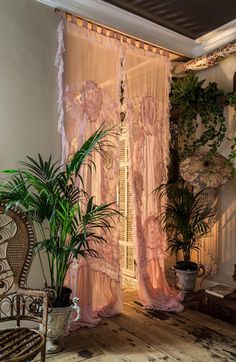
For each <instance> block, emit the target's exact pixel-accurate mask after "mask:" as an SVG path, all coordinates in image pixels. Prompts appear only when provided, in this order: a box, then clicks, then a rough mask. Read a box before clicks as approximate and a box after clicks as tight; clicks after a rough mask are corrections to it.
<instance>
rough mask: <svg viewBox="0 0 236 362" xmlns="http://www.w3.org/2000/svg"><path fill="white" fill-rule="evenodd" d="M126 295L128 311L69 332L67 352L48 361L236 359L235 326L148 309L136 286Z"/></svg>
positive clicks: (193, 314) (201, 316) (186, 313)
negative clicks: (95, 325)
mask: <svg viewBox="0 0 236 362" xmlns="http://www.w3.org/2000/svg"><path fill="white" fill-rule="evenodd" d="M124 299H125V300H124V314H122V315H120V316H117V317H114V318H111V319H103V321H102V322H101V324H100V325H99V326H97V327H95V328H92V329H88V328H83V329H80V330H79V331H77V332H76V333H74V334H72V335H70V336H68V337H66V338H65V340H64V345H65V350H64V352H62V353H61V354H58V355H54V356H52V355H51V356H48V358H47V361H49V362H60V361H61V362H72V361H73V362H76V361H85V360H88V361H89V362H111V361H117V362H121V361H134V362H145V361H148V362H154V361H166V362H172V361H181V362H192V361H195V362H196V361H199V362H206V361H207V362H208V361H209V362H210V361H217V362H220V361H236V328H235V327H234V326H232V325H230V324H227V323H225V322H222V321H220V320H217V319H213V318H212V317H209V316H207V315H204V314H201V313H199V312H197V311H194V310H189V309H185V311H184V312H182V313H179V314H175V313H163V312H155V313H153V312H147V311H144V310H143V309H142V307H141V306H140V304H139V303H138V302H137V300H138V298H137V294H136V292H134V291H126V292H125V296H124Z"/></svg>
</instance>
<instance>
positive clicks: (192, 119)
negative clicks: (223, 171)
mask: <svg viewBox="0 0 236 362" xmlns="http://www.w3.org/2000/svg"><path fill="white" fill-rule="evenodd" d="M204 83H205V80H202V81H199V80H198V77H197V76H196V75H195V74H194V73H189V74H188V75H187V76H185V77H183V78H180V79H178V80H177V81H176V82H173V84H172V91H171V97H170V100H171V104H172V105H173V106H177V107H178V108H179V111H180V115H179V119H178V127H179V135H180V138H181V143H182V147H181V146H180V149H179V154H180V158H181V159H183V158H186V157H188V156H190V155H192V154H193V153H194V152H195V151H196V150H198V149H199V148H200V147H202V146H205V145H207V146H208V148H209V154H211V153H215V152H217V150H218V149H219V147H220V145H221V144H222V142H223V141H224V140H225V139H226V120H225V116H224V107H225V105H227V104H230V105H231V106H233V107H234V108H235V109H236V92H231V93H225V92H224V91H223V90H222V89H219V88H218V87H217V84H216V83H215V82H213V83H211V82H210V83H209V84H208V85H207V86H206V87H204ZM200 127H201V128H200ZM198 128H200V130H201V131H200V132H199V134H200V135H199V136H198V137H196V132H197V129H198ZM231 150H232V152H231V154H230V155H229V159H232V158H234V157H236V140H235V139H234V140H232V147H231Z"/></svg>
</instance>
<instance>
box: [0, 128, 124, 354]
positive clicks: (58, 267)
mask: <svg viewBox="0 0 236 362" xmlns="http://www.w3.org/2000/svg"><path fill="white" fill-rule="evenodd" d="M108 133H110V130H103V129H102V128H100V129H98V130H97V131H96V132H95V133H94V134H93V135H92V136H91V137H90V138H89V139H88V140H86V141H85V142H84V144H83V145H82V146H81V148H80V149H79V150H78V151H77V152H76V153H75V154H74V155H73V157H72V159H71V160H70V161H69V162H68V163H67V164H66V165H64V169H62V167H61V165H60V164H59V162H55V163H53V162H52V160H51V157H50V158H49V159H48V160H47V161H43V159H42V157H41V156H40V155H38V160H35V159H33V158H31V157H27V158H28V161H27V162H20V164H21V166H22V168H20V169H15V170H5V171H2V172H4V173H5V174H7V175H8V176H9V177H8V178H7V180H1V183H0V201H1V202H2V203H4V205H5V206H6V209H7V208H8V207H14V206H20V207H21V208H22V209H23V210H24V211H25V213H26V214H27V215H28V217H29V218H30V219H31V220H32V221H33V223H34V225H35V226H37V227H38V229H39V231H40V233H41V239H40V240H38V241H37V243H36V245H35V251H36V253H38V256H39V260H40V264H41V268H42V274H43V279H44V284H45V288H46V289H47V288H51V289H53V290H54V291H55V295H56V298H55V299H54V300H53V301H52V311H51V312H50V314H49V323H48V341H47V353H55V352H58V351H59V350H61V348H62V347H61V343H60V337H62V336H63V334H64V332H65V327H66V326H67V324H68V319H69V317H70V314H71V310H72V307H71V301H70V294H71V290H70V289H68V288H66V287H65V286H64V279H65V276H66V273H67V271H68V268H69V267H70V264H71V263H72V262H73V260H75V259H77V258H78V257H80V256H81V257H85V258H86V257H99V256H100V255H99V253H98V252H97V251H96V250H94V249H93V248H92V247H91V241H92V242H93V244H94V243H102V242H106V230H107V231H110V229H111V228H112V220H113V217H114V216H116V215H117V213H118V212H117V211H116V209H115V208H113V203H103V204H100V205H96V204H95V203H94V198H93V197H92V196H89V195H88V194H87V193H86V192H85V190H84V189H83V178H82V172H81V168H82V167H86V166H88V167H90V168H91V167H93V165H94V164H93V161H92V157H91V155H92V152H99V154H101V157H102V155H103V154H106V153H107V151H104V147H103V146H104V145H106V146H108V142H107V141H105V140H104V137H105V136H107V134H108ZM101 231H102V233H101ZM42 251H44V252H45V253H46V257H47V262H48V266H45V265H44V264H43V262H42V258H41V252H42ZM48 269H49V272H50V273H49V274H50V278H49V279H50V281H47V278H46V270H48Z"/></svg>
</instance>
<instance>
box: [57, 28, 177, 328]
mask: <svg viewBox="0 0 236 362" xmlns="http://www.w3.org/2000/svg"><path fill="white" fill-rule="evenodd" d="M64 24H65V25H64ZM64 27H65V28H64ZM63 33H64V41H63ZM64 43H65V44H64ZM64 50H65V55H64V62H65V64H64V63H63V52H64ZM56 65H57V67H58V88H59V89H58V94H59V97H58V110H59V113H60V118H59V131H60V132H61V134H62V146H63V152H62V158H63V159H65V158H66V157H68V156H69V154H70V153H73V152H74V151H76V149H77V148H78V147H80V145H81V144H82V142H83V141H84V140H85V139H86V138H87V137H89V136H90V135H91V134H92V133H93V132H94V131H95V130H96V129H98V128H99V126H101V124H103V123H104V122H105V126H109V127H110V126H114V125H116V126H117V125H119V123H120V111H121V109H120V90H121V81H123V83H122V84H123V88H124V99H125V102H124V106H125V113H126V117H125V120H126V122H127V124H128V130H129V131H128V133H129V144H130V155H131V156H130V165H131V176H130V178H131V179H130V181H131V185H132V201H133V207H134V230H133V235H134V244H135V255H136V263H137V279H138V283H139V295H140V300H141V302H142V304H143V305H144V306H145V307H147V308H157V309H161V310H168V311H170V310H172V311H180V310H182V306H181V304H180V303H179V300H180V296H179V295H178V294H176V292H175V291H172V290H171V289H170V288H169V286H168V284H167V281H166V278H165V273H164V257H165V250H166V236H165V233H164V232H163V230H162V228H161V223H160V219H159V218H158V216H159V214H160V208H161V205H160V204H158V202H157V201H155V200H154V197H153V195H151V192H152V191H153V189H154V188H155V187H157V186H158V185H159V184H160V183H162V182H165V181H166V180H167V164H168V149H169V146H168V145H169V122H168V116H169V109H168V104H169V82H170V62H169V60H168V57H167V56H166V55H161V54H158V52H157V53H153V52H151V51H145V50H143V49H136V48H135V47H134V46H132V45H130V44H127V43H123V42H121V41H118V40H117V39H114V38H109V37H106V36H104V35H102V34H98V33H97V32H95V31H93V30H88V29H85V28H84V27H79V26H78V25H76V24H74V23H71V22H68V21H66V22H65V23H63V21H61V23H60V25H59V28H58V53H57V57H56ZM64 68H65V69H64ZM63 72H64V74H63ZM112 141H113V143H115V147H114V148H113V149H112V150H111V152H110V157H109V159H107V160H106V162H104V161H102V159H101V157H97V156H96V159H94V161H95V163H96V166H97V167H96V172H95V173H94V172H92V173H88V172H87V171H85V172H87V173H85V174H84V177H85V179H86V191H87V192H88V193H90V194H91V195H95V197H96V201H97V202H98V203H100V202H111V201H116V198H117V188H118V179H119V177H118V175H119V143H118V138H116V139H113V140H112ZM118 228H119V227H118ZM118 228H117V230H115V232H114V233H113V235H112V236H110V237H109V239H108V243H107V244H105V245H102V246H99V252H100V253H101V254H102V255H103V257H104V258H103V259H91V260H89V261H88V262H86V261H84V260H82V259H81V260H79V261H78V262H77V261H75V262H74V264H73V265H72V267H71V268H70V271H69V273H68V275H67V283H68V285H69V286H70V287H71V288H72V290H73V295H74V296H79V298H80V305H81V310H82V317H81V320H80V321H79V322H77V323H78V324H79V325H88V326H93V325H96V324H97V323H99V321H100V318H101V317H103V316H112V315H114V314H117V313H120V312H121V310H122V302H121V276H120V262H119V230H118ZM96 247H97V246H96ZM75 327H76V326H75Z"/></svg>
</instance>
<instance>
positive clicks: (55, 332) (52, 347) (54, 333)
mask: <svg viewBox="0 0 236 362" xmlns="http://www.w3.org/2000/svg"><path fill="white" fill-rule="evenodd" d="M73 310H74V311H75V312H76V313H77V317H76V318H75V320H79V317H80V308H79V306H78V298H73V303H72V305H70V306H69V307H64V308H51V309H50V310H49V313H48V328H47V341H46V353H58V352H61V351H62V350H63V344H62V339H63V337H64V335H65V334H66V331H67V328H68V326H69V324H70V319H71V313H72V311H73Z"/></svg>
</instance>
